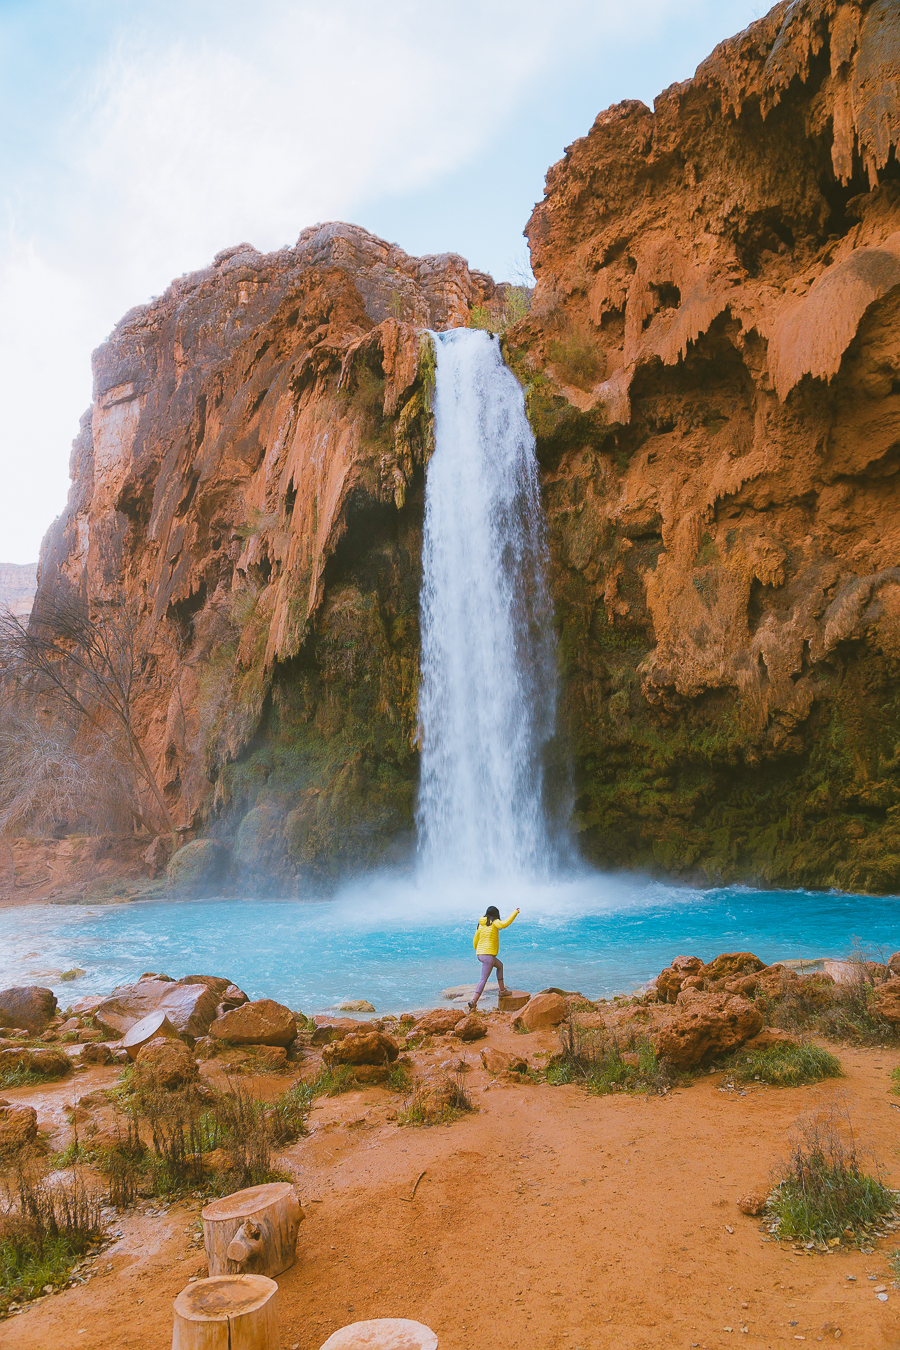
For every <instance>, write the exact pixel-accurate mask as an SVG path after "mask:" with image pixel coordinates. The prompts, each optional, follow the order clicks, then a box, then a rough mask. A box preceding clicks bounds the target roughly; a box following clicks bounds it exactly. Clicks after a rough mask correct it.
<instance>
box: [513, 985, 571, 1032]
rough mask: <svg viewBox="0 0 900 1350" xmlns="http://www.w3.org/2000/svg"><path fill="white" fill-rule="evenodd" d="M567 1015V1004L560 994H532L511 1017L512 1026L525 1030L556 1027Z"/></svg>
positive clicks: (542, 1029)
mask: <svg viewBox="0 0 900 1350" xmlns="http://www.w3.org/2000/svg"><path fill="white" fill-rule="evenodd" d="M568 1015H569V1005H568V1003H567V1002H566V1000H565V999H564V998H563V997H562V995H560V994H551V993H541V994H533V995H532V997H531V998H530V999H529V1000H528V1002H527V1003H526V1004H525V1007H524V1008H523V1009H522V1011H521V1012H520V1013H517V1014H516V1016H515V1017H514V1018H513V1023H512V1024H513V1026H514V1027H524V1028H525V1030H526V1031H545V1030H548V1029H549V1028H551V1027H558V1026H559V1024H560V1022H564V1021H565V1020H566V1018H567V1017H568Z"/></svg>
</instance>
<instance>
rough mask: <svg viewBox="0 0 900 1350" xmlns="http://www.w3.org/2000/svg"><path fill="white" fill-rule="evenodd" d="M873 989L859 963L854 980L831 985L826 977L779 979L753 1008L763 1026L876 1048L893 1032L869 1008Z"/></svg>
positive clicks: (760, 995) (759, 998) (893, 1034)
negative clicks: (817, 1034) (812, 1032)
mask: <svg viewBox="0 0 900 1350" xmlns="http://www.w3.org/2000/svg"><path fill="white" fill-rule="evenodd" d="M872 990H873V986H872V983H871V982H870V980H869V978H868V976H867V974H866V969H865V966H864V965H863V964H862V963H859V969H858V974H857V978H856V979H854V980H853V981H852V982H851V983H849V984H835V983H834V981H833V980H831V979H830V978H828V977H827V976H821V975H806V976H804V977H803V978H802V979H791V978H790V977H789V976H788V977H782V979H781V981H780V983H779V984H778V985H777V986H776V987H775V989H774V991H772V990H771V988H770V990H769V991H767V992H765V993H759V994H758V995H757V998H756V1005H757V1007H758V1008H759V1009H760V1011H761V1013H762V1015H763V1020H764V1021H765V1023H766V1025H767V1026H773V1027H781V1028H783V1029H784V1030H785V1031H815V1032H818V1033H819V1034H820V1035H822V1036H827V1037H828V1038H829V1039H830V1040H835V1041H844V1042H850V1043H855V1044H861V1045H877V1044H882V1043H883V1042H885V1041H890V1040H895V1039H896V1032H895V1031H894V1029H893V1028H892V1027H891V1026H890V1024H889V1023H887V1022H885V1021H884V1019H883V1018H882V1017H880V1016H879V1015H878V1013H876V1012H875V1011H874V1009H872V1008H871V1007H870V1006H869V1003H870V998H871V995H872Z"/></svg>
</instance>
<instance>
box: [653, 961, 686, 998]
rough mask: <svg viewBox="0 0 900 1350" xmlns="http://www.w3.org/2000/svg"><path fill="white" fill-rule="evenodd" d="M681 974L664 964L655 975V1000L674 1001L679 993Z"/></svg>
mask: <svg viewBox="0 0 900 1350" xmlns="http://www.w3.org/2000/svg"><path fill="white" fill-rule="evenodd" d="M682 979H683V976H682V975H681V974H680V973H679V972H678V971H677V970H673V969H672V967H671V966H666V968H665V970H661V971H660V972H659V974H658V975H657V977H656V1000H657V1002H658V1003H674V1002H675V1000H676V999H677V997H678V995H679V994H680V993H681V981H682Z"/></svg>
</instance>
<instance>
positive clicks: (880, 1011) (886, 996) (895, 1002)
mask: <svg viewBox="0 0 900 1350" xmlns="http://www.w3.org/2000/svg"><path fill="white" fill-rule="evenodd" d="M869 1008H870V1010H871V1011H872V1012H874V1013H876V1014H877V1015H878V1016H879V1017H881V1018H882V1019H883V1020H884V1021H885V1022H887V1023H888V1024H889V1025H890V1026H892V1027H893V1028H894V1030H895V1031H896V1030H900V982H896V981H894V980H889V981H888V983H887V984H883V985H880V986H879V988H877V989H876V990H875V992H874V994H873V995H872V998H871V1000H870V1002H869Z"/></svg>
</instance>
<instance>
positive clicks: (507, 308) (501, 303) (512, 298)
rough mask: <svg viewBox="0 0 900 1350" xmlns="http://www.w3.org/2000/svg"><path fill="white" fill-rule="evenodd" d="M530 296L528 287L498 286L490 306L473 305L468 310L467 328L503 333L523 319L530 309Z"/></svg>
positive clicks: (530, 292)
mask: <svg viewBox="0 0 900 1350" xmlns="http://www.w3.org/2000/svg"><path fill="white" fill-rule="evenodd" d="M531 294H532V291H531V287H530V286H510V285H506V284H503V285H501V286H498V288H497V296H496V298H495V299H494V300H493V301H492V302H491V303H490V304H487V305H473V307H472V308H471V309H470V310H469V327H470V328H480V329H481V330H482V331H484V332H487V333H496V334H502V333H505V332H506V330H507V328H511V327H512V325H513V324H514V323H518V322H519V320H520V319H524V318H525V315H526V314H527V313H528V311H529V310H530V309H531Z"/></svg>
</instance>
